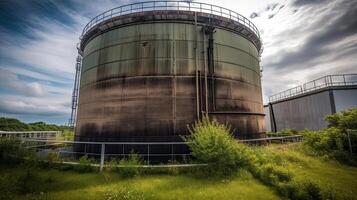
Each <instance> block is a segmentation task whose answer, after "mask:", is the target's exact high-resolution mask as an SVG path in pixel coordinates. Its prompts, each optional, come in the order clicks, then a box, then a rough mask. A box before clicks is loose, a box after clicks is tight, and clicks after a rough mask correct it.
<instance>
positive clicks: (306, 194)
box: [277, 179, 332, 200]
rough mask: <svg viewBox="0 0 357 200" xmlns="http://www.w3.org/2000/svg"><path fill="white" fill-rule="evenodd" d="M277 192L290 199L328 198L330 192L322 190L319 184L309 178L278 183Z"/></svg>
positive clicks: (310, 199)
mask: <svg viewBox="0 0 357 200" xmlns="http://www.w3.org/2000/svg"><path fill="white" fill-rule="evenodd" d="M277 188H278V193H279V194H280V195H282V196H284V197H287V198H289V199H292V200H320V199H329V197H331V196H332V195H331V193H328V192H326V191H323V189H322V188H321V186H319V185H318V184H317V183H316V182H313V181H311V180H309V179H302V180H294V181H291V182H288V183H283V184H279V186H278V187H277Z"/></svg>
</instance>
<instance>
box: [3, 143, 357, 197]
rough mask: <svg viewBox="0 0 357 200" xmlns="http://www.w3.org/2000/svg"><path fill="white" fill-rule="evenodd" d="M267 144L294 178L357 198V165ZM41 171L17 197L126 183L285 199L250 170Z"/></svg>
mask: <svg viewBox="0 0 357 200" xmlns="http://www.w3.org/2000/svg"><path fill="white" fill-rule="evenodd" d="M263 148H265V150H266V151H267V152H269V153H272V154H277V155H280V156H281V157H282V158H283V159H284V160H285V161H284V164H283V165H284V167H285V168H286V169H288V170H289V171H290V172H291V173H292V174H293V175H294V178H296V179H305V178H306V177H307V178H310V179H312V180H314V181H317V182H318V184H319V185H321V186H323V187H327V188H331V190H333V191H334V193H335V196H336V199H357V198H356V196H357V192H356V189H357V179H356V178H357V168H355V167H349V166H346V165H341V164H339V163H337V162H334V161H327V160H323V159H319V158H315V157H310V156H306V155H304V154H302V153H300V152H299V151H298V150H297V148H298V146H297V145H296V144H293V145H271V146H269V147H263ZM24 173H25V172H24V170H23V169H22V168H20V167H8V166H0V175H1V176H6V175H10V176H19V175H20V174H24ZM36 174H37V175H38V176H39V177H40V178H39V179H38V180H41V181H37V182H34V183H33V184H34V185H35V189H36V191H35V192H34V194H33V195H27V196H26V195H17V196H16V198H15V199H40V198H42V199H66V200H70V199H103V198H104V193H105V192H107V191H113V190H118V189H123V188H124V190H134V191H136V192H138V193H140V194H141V195H142V196H143V197H144V198H145V199H266V200H268V199H280V197H279V196H278V195H277V193H276V192H275V191H274V190H273V189H272V188H270V187H268V186H266V185H264V184H262V183H261V182H259V181H258V180H256V179H254V178H253V177H252V175H251V174H250V173H248V172H246V171H241V172H239V173H238V174H237V175H236V176H233V177H231V178H229V179H225V178H221V179H218V178H215V179H213V178H195V177H192V176H189V175H176V176H174V175H142V176H139V177H136V178H132V179H123V178H121V177H120V176H119V175H118V174H115V173H112V172H104V173H77V172H73V171H58V170H46V169H38V170H37V172H36ZM0 192H1V191H0ZM41 192H43V194H42V195H41V194H40V193H41Z"/></svg>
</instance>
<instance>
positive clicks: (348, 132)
mask: <svg viewBox="0 0 357 200" xmlns="http://www.w3.org/2000/svg"><path fill="white" fill-rule="evenodd" d="M347 138H348V146H349V147H350V153H351V154H352V144H351V138H350V131H349V130H347Z"/></svg>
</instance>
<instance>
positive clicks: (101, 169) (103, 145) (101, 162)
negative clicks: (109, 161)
mask: <svg viewBox="0 0 357 200" xmlns="http://www.w3.org/2000/svg"><path fill="white" fill-rule="evenodd" d="M104 155H105V144H102V150H101V151H100V171H103V167H104Z"/></svg>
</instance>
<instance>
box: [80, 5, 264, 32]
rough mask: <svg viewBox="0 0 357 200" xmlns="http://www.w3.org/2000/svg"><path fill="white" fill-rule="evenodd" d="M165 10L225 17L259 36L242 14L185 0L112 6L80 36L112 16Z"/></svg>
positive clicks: (254, 27)
mask: <svg viewBox="0 0 357 200" xmlns="http://www.w3.org/2000/svg"><path fill="white" fill-rule="evenodd" d="M165 10H177V11H193V12H201V13H208V14H212V15H218V16H221V17H226V18H229V19H231V20H234V21H236V22H238V23H240V24H242V25H244V26H246V27H247V28H249V29H250V30H251V31H253V32H254V33H255V35H256V36H257V37H258V38H260V34H259V31H258V28H257V27H256V26H255V25H254V24H253V23H252V22H251V21H250V20H248V19H247V18H246V17H244V16H243V15H241V14H239V13H237V12H235V11H232V10H229V9H227V8H223V7H220V6H215V5H211V4H207V3H199V2H186V1H146V2H140V3H133V4H128V5H123V6H119V7H116V8H113V9H111V10H108V11H105V12H103V13H101V14H99V15H97V16H96V17H94V18H93V19H92V20H91V21H89V22H88V24H87V25H86V26H85V27H84V29H83V32H82V36H83V35H84V34H85V33H86V32H87V31H88V30H90V29H91V28H93V27H94V26H96V25H97V24H99V23H101V22H104V21H106V20H108V19H112V18H113V17H118V16H122V15H126V14H131V13H139V12H145V11H165Z"/></svg>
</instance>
